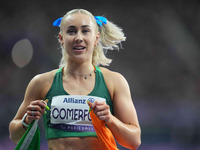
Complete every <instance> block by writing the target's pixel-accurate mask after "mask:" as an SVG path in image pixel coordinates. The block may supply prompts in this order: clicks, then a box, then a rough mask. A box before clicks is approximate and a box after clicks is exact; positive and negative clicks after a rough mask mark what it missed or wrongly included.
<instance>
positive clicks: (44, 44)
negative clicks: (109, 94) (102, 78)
mask: <svg viewBox="0 0 200 150" xmlns="http://www.w3.org/2000/svg"><path fill="white" fill-rule="evenodd" d="M74 8H84V9H87V10H89V11H90V12H92V13H93V14H94V15H104V16H105V17H107V19H108V20H110V21H112V22H114V23H115V24H117V25H119V26H120V27H122V28H123V31H124V33H125V35H126V37H127V41H126V42H123V43H122V45H123V49H122V50H120V51H115V52H108V56H109V57H110V58H112V59H113V62H112V64H111V65H110V66H109V67H108V68H109V69H111V70H113V71H117V72H120V73H121V74H123V75H124V76H125V77H126V79H127V81H128V82H129V85H130V88H131V92H132V97H133V102H134V105H135V107H136V110H137V113H138V118H139V122H140V125H141V128H142V145H141V146H140V148H138V150H200V144H199V143H200V119H199V107H200V101H199V97H200V44H199V43H200V2H199V1H197V0H196V1H195V0H190V1H189V0H188V1H184V0H182V1H181V0H180V1H179V0H173V1H167V0H165V1H162V0H160V1H148V0H146V1H145V0H140V1H139V0H138V1H128V0H123V1H122V0H98V1H95V0H91V1H89V0H84V1H82V0H80V1H79V0H72V1H68V0H65V1H59V0H57V1H53V0H51V1H47V0H43V1H42V0H41V1H29V0H21V1H11V0H4V1H1V2H0V21H1V23H0V103H1V106H0V122H1V123H0V149H2V150H4V149H5V150H9V149H14V147H15V145H14V144H13V143H12V142H11V141H10V140H9V138H8V134H9V133H8V125H9V122H10V121H11V120H12V118H13V117H14V115H15V114H16V112H17V109H18V107H19V106H20V104H21V102H22V100H23V96H24V92H25V89H26V87H27V84H28V83H29V82H30V80H31V79H32V78H33V77H34V76H35V75H37V74H40V73H43V72H47V71H50V70H52V69H55V68H58V64H59V60H60V58H61V53H60V49H59V44H58V41H57V39H56V36H57V34H58V31H59V30H58V28H56V27H53V26H52V23H53V21H54V20H56V19H57V18H59V17H61V16H63V15H64V14H65V13H66V12H67V11H69V10H71V9H74ZM23 39H26V42H24V41H21V40H23ZM19 41H21V45H20V46H19V45H18V48H16V47H15V46H16V45H15V44H16V43H17V42H19ZM27 41H28V42H29V45H28V44H27ZM23 42H24V43H23ZM30 43H31V45H32V46H30ZM20 48H21V49H25V50H26V51H23V52H20ZM31 50H33V55H31ZM14 51H15V52H16V55H15V57H19V60H24V61H25V62H24V63H23V62H22V64H24V65H21V66H20V65H19V64H17V63H16V62H14V61H13V60H14V58H13V57H12V54H13V53H14ZM31 56H32V57H31ZM28 58H29V59H30V62H29V63H26V61H27V62H28V60H26V59H28ZM40 124H41V123H40ZM41 130H43V127H42V125H41ZM44 141H45V140H44V139H43V134H42V145H41V149H42V150H43V149H47V145H46V142H44ZM120 149H123V148H122V147H120Z"/></svg>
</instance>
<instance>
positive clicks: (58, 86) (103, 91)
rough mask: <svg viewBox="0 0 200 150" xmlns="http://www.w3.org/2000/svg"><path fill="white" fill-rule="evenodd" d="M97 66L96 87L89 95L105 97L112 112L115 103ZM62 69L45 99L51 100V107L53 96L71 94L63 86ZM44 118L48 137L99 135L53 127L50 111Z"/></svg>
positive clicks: (56, 75)
mask: <svg viewBox="0 0 200 150" xmlns="http://www.w3.org/2000/svg"><path fill="white" fill-rule="evenodd" d="M95 68H96V79H95V87H94V89H93V91H92V92H91V93H90V94H88V95H89V96H98V97H102V98H105V99H106V103H107V104H108V105H109V106H110V110H111V113H112V112H113V105H112V102H111V98H110V93H109V91H108V89H107V86H106V83H105V81H104V77H103V74H102V72H101V70H100V68H99V67H95ZM62 69H63V68H60V69H58V71H57V72H56V74H55V77H54V80H53V84H52V86H51V88H50V90H49V91H48V93H47V95H46V98H45V99H48V100H49V101H48V103H47V105H48V107H49V108H51V101H52V97H54V96H58V95H69V94H68V93H67V92H66V91H65V90H64V88H63V82H62ZM43 120H44V126H45V136H46V139H52V138H61V137H85V136H94V137H97V135H96V133H95V132H70V131H63V130H60V129H55V128H51V127H50V111H47V113H46V114H44V115H43Z"/></svg>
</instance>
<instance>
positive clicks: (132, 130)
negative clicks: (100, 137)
mask: <svg viewBox="0 0 200 150" xmlns="http://www.w3.org/2000/svg"><path fill="white" fill-rule="evenodd" d="M107 126H108V127H109V129H110V130H111V132H112V134H113V135H114V137H115V139H116V140H117V142H119V144H120V145H122V146H124V147H127V148H130V149H133V150H135V149H137V148H138V147H139V146H140V144H141V131H140V127H136V126H134V125H128V124H124V123H123V122H121V121H120V120H118V119H117V118H116V117H115V116H113V117H112V121H111V122H110V123H109V124H108V123H107Z"/></svg>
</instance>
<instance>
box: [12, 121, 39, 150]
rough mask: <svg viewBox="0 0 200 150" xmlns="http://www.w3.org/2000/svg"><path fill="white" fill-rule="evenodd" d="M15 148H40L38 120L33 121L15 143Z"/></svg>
mask: <svg viewBox="0 0 200 150" xmlns="http://www.w3.org/2000/svg"><path fill="white" fill-rule="evenodd" d="M15 150H40V131H39V128H38V120H36V121H33V122H32V123H31V124H30V125H29V128H28V129H27V130H26V132H25V133H24V135H23V137H22V138H21V140H20V141H19V143H18V144H17V146H16V148H15Z"/></svg>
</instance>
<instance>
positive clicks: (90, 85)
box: [63, 77, 95, 95]
mask: <svg viewBox="0 0 200 150" xmlns="http://www.w3.org/2000/svg"><path fill="white" fill-rule="evenodd" d="M94 87H95V77H93V78H90V79H87V80H85V79H82V80H75V79H67V80H65V79H63V88H64V90H65V91H66V92H67V93H69V94H71V95H88V94H89V93H91V92H92V91H93V89H94Z"/></svg>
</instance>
